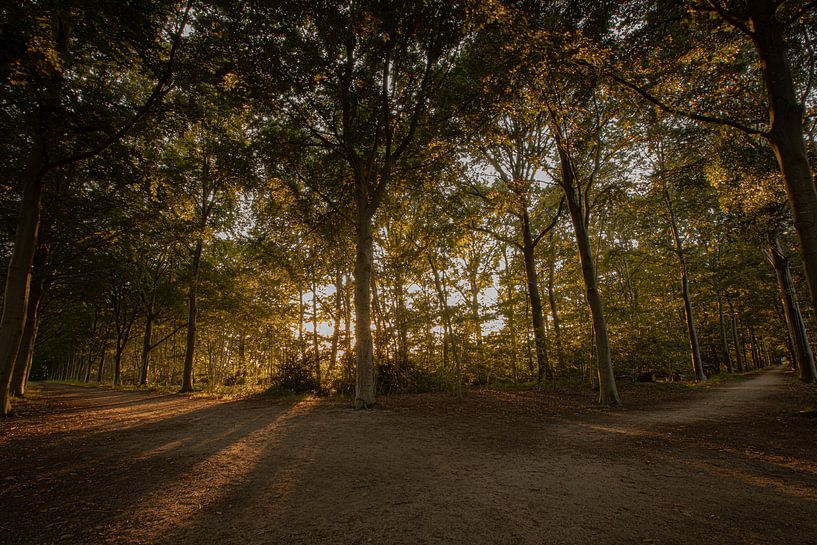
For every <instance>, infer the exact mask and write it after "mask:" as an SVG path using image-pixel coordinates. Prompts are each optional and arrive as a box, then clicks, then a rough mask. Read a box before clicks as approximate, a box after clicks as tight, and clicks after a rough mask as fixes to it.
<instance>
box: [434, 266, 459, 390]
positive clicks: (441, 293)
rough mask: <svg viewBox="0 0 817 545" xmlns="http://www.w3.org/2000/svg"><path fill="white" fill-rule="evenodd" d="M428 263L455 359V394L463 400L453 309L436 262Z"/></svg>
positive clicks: (444, 326)
mask: <svg viewBox="0 0 817 545" xmlns="http://www.w3.org/2000/svg"><path fill="white" fill-rule="evenodd" d="M428 263H429V264H430V265H431V272H432V273H433V274H434V287H435V289H436V291H437V300H438V302H439V305H440V314H441V315H442V319H443V342H444V343H445V338H446V337H448V343H449V345H450V346H451V354H452V356H453V358H454V367H455V369H454V371H455V374H456V384H455V387H454V393H455V394H456V395H457V397H459V398H462V359H461V355H460V354H459V353H458V352H457V346H456V341H455V340H454V329H453V327H452V325H451V308H450V307H449V306H448V293H446V288H445V286H444V285H443V282H444V280H443V279H441V278H440V272H439V270H438V269H437V267H436V266H435V264H434V260H433V259H431V258H429V260H428Z"/></svg>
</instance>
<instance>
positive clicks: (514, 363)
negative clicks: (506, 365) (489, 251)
mask: <svg viewBox="0 0 817 545" xmlns="http://www.w3.org/2000/svg"><path fill="white" fill-rule="evenodd" d="M507 250H508V249H507V247H506V248H504V249H503V252H502V255H503V257H504V258H505V272H506V273H507V278H506V280H505V281H506V282H507V284H508V288H507V295H506V297H507V305H508V313H507V318H508V324H507V326H508V333H509V334H510V341H511V372H512V373H513V380H514V382H517V381H518V380H519V362H518V357H517V354H518V351H517V341H516V320H515V318H516V317H515V316H514V308H513V307H514V305H513V275H512V274H511V262H510V260H509V259H508V253H507Z"/></svg>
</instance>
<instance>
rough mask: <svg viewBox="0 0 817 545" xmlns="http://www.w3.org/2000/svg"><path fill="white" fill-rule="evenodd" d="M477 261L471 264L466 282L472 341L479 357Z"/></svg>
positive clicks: (480, 351) (480, 348)
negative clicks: (468, 295)
mask: <svg viewBox="0 0 817 545" xmlns="http://www.w3.org/2000/svg"><path fill="white" fill-rule="evenodd" d="M478 267H479V263H475V264H473V267H472V270H471V271H469V272H468V284H469V287H470V288H471V289H470V292H471V293H470V295H471V297H470V300H469V306H470V310H471V322H472V323H473V327H474V341H475V342H476V345H477V353H478V354H479V357H480V358H481V357H482V356H483V354H482V320H481V319H480V317H479V284H478V282H477V268H478Z"/></svg>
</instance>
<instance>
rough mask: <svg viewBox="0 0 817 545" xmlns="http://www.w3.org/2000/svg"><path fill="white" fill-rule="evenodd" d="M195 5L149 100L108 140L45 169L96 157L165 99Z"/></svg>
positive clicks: (186, 12)
mask: <svg viewBox="0 0 817 545" xmlns="http://www.w3.org/2000/svg"><path fill="white" fill-rule="evenodd" d="M192 6H193V0H187V5H186V6H185V8H184V14H183V15H182V20H181V22H180V23H179V26H178V29H177V30H176V32H175V33H174V35H173V42H172V44H171V46H170V54H169V55H168V59H167V66H166V68H165V71H164V72H163V73H162V75H161V76H160V77H159V80H158V81H157V82H156V85H155V86H154V87H153V91H152V92H151V93H150V95H149V96H148V98H147V100H145V102H144V103H143V104H142V106H140V107H139V108H138V109H137V110H136V113H135V114H134V115H133V117H131V119H130V120H128V121H127V122H126V123H125V124H124V125H122V126H121V127H120V128H119V130H117V131H116V132H115V133H113V134H112V135H111V136H110V137H109V138H108V139H107V140H105V141H104V142H102V143H100V144H98V145H97V146H96V147H94V148H92V149H90V150H88V151H86V152H83V153H79V154H77V155H73V156H70V157H64V158H62V159H60V160H58V161H54V162H51V163H49V164H48V165H46V166H45V167H44V169H43V170H50V169H52V168H58V167H62V166H66V165H69V164H72V163H76V162H79V161H84V160H85V159H90V158H92V157H95V156H97V155H99V154H100V153H102V152H103V151H105V150H106V149H108V148H109V147H111V146H112V145H114V144H116V143H117V142H118V141H119V140H121V139H122V138H123V137H124V136H125V135H126V134H127V133H128V131H130V130H131V129H132V128H133V127H134V125H136V124H137V123H139V122H140V121H141V120H142V119H144V118H145V117H146V116H147V114H148V113H149V112H150V110H151V108H153V106H154V105H155V104H157V103H158V102H159V101H160V100H161V99H163V98H164V97H165V96H166V95H167V93H169V92H170V90H171V89H172V88H173V86H172V85H168V83H169V82H170V79H171V76H172V75H173V64H174V62H175V59H176V53H177V51H178V49H179V44H180V42H181V38H182V35H183V34H184V27H185V26H187V20H188V18H189V16H190V9H191V7H192Z"/></svg>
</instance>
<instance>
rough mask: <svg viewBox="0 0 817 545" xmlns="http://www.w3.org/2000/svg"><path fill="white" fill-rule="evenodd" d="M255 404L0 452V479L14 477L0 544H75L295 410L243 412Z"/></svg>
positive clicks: (3, 504)
mask: <svg viewBox="0 0 817 545" xmlns="http://www.w3.org/2000/svg"><path fill="white" fill-rule="evenodd" d="M256 406H257V403H254V402H246V401H237V402H222V403H216V404H213V405H209V406H205V407H201V408H197V409H194V410H191V411H188V412H185V413H183V414H175V415H172V416H169V417H167V418H161V419H158V420H155V421H152V422H148V423H145V424H143V425H137V426H133V427H129V428H127V429H124V430H108V431H94V432H90V433H83V432H82V430H74V431H65V432H60V433H55V434H50V435H48V436H40V437H37V438H33V439H32V440H23V441H14V442H12V443H7V444H5V445H2V446H0V460H5V461H8V462H6V463H4V464H3V465H2V466H0V467H2V468H3V473H4V475H0V477H4V476H6V475H8V476H9V477H13V478H12V479H8V480H3V481H0V527H3V528H4V529H7V531H4V539H5V537H9V538H10V539H11V541H10V543H47V542H48V543H50V542H52V541H55V537H58V536H60V535H68V534H71V535H72V536H73V537H72V540H74V541H75V542H76V540H77V539H80V537H79V536H82V535H85V536H88V535H89V534H88V532H89V531H90V530H92V529H93V528H94V527H96V526H99V525H103V526H104V525H108V524H110V523H111V521H114V520H117V519H118V518H121V517H123V516H124V517H127V516H129V513H130V514H133V513H134V512H136V511H137V509H138V508H137V506H139V505H140V504H141V503H142V502H143V501H144V500H145V499H146V498H149V497H151V496H155V495H156V494H157V493H159V492H161V490H162V489H163V488H166V487H167V486H168V485H169V484H171V483H176V482H181V481H183V480H185V479H186V478H188V477H189V475H190V468H191V466H192V465H194V464H196V463H197V462H198V461H201V460H207V459H209V458H211V457H213V456H214V455H217V454H218V453H219V452H221V451H224V450H226V449H229V448H231V446H233V445H235V444H239V443H240V442H241V441H242V440H244V439H245V438H246V437H248V436H250V435H252V434H254V433H256V432H257V431H258V430H260V429H262V428H264V427H266V426H269V425H270V424H271V423H273V422H274V421H275V420H276V419H278V418H280V417H281V416H282V415H285V414H286V413H287V412H288V411H289V410H290V409H291V408H292V406H293V404H292V403H280V404H269V405H267V407H265V408H267V409H268V410H263V411H259V410H246V409H255V408H256ZM225 422H227V424H226V425H225ZM55 444H57V445H58V446H57V447H55V446H54V445H55ZM87 539H88V542H89V543H90V542H95V541H97V539H96V538H92V537H88V538H87ZM80 541H81V539H80Z"/></svg>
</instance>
